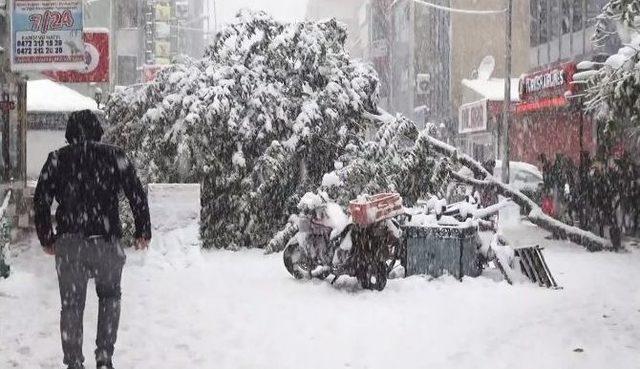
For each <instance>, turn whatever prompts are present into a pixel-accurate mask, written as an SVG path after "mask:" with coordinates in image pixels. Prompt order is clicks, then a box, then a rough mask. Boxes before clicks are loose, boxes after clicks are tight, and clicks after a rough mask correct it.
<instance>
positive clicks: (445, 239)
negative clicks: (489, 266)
mask: <svg viewBox="0 0 640 369" xmlns="http://www.w3.org/2000/svg"><path fill="white" fill-rule="evenodd" d="M403 230H404V236H405V242H406V244H405V246H406V275H407V276H410V275H416V274H425V275H430V276H433V277H440V276H441V275H443V274H444V273H445V272H446V273H448V274H450V275H453V276H455V277H456V278H458V279H462V277H463V276H465V275H466V276H470V277H477V276H479V275H480V273H481V272H482V270H481V268H480V263H479V262H478V257H479V255H478V243H479V242H480V241H479V238H478V228H477V227H476V226H473V225H471V224H466V223H463V224H460V225H456V226H405V227H403Z"/></svg>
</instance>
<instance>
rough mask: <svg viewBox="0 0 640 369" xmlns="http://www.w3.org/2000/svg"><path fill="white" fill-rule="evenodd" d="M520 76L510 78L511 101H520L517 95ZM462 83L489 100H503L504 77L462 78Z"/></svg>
mask: <svg viewBox="0 0 640 369" xmlns="http://www.w3.org/2000/svg"><path fill="white" fill-rule="evenodd" d="M519 84H520V78H511V101H514V102H516V101H520V97H519V92H518V91H519V90H518V88H519ZM462 85H463V86H465V87H467V88H469V89H471V90H473V91H475V92H476V93H478V94H480V95H482V96H483V98H484V99H487V100H489V101H503V100H504V79H502V78H489V79H487V80H482V79H463V80H462Z"/></svg>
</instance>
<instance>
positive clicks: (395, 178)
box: [266, 110, 613, 252]
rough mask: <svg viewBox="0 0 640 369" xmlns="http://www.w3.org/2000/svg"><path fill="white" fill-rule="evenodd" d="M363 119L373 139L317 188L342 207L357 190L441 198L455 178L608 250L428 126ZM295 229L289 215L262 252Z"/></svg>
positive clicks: (590, 246) (398, 119) (408, 198)
mask: <svg viewBox="0 0 640 369" xmlns="http://www.w3.org/2000/svg"><path fill="white" fill-rule="evenodd" d="M366 117H367V118H368V119H370V120H372V121H375V122H376V123H377V124H379V125H380V127H379V130H378V134H377V135H376V137H375V138H374V139H373V141H371V142H369V145H368V146H366V147H365V148H366V150H364V151H362V152H359V153H358V154H357V155H356V156H355V157H352V158H344V159H345V160H344V166H343V167H341V168H337V169H336V170H334V171H332V172H330V173H327V174H326V175H325V177H324V180H323V183H322V185H321V186H320V187H319V188H318V190H319V191H325V192H327V193H328V194H329V195H330V197H331V198H332V199H333V200H335V201H336V202H337V203H339V204H341V205H343V206H346V204H347V203H348V200H350V199H353V198H355V197H356V196H357V195H359V194H362V193H369V194H371V193H375V192H382V191H396V192H399V193H400V194H401V195H402V196H403V197H404V198H405V203H406V204H407V205H408V206H411V204H413V203H414V202H415V201H416V200H417V199H418V198H419V197H421V196H422V197H424V196H425V195H427V194H438V195H439V196H442V195H443V192H444V191H442V189H443V188H445V187H446V185H447V184H448V182H449V181H451V180H455V181H459V182H462V183H466V184H470V185H473V186H476V187H479V188H482V189H484V190H487V191H493V192H494V193H495V194H497V195H501V196H504V197H506V198H509V199H511V200H512V201H513V202H514V203H515V204H517V205H519V206H520V207H521V208H522V209H524V210H525V212H526V213H527V214H528V215H527V219H529V220H530V221H531V222H532V223H534V224H536V225H537V226H539V227H541V228H543V229H545V230H547V231H549V232H552V233H553V234H554V235H557V236H559V237H561V238H564V239H569V240H571V241H572V242H574V243H576V244H578V245H582V246H584V247H585V248H586V249H587V250H589V251H600V250H604V249H613V247H612V245H611V242H610V241H609V240H607V239H605V238H602V237H598V236H596V235H594V234H592V233H590V232H588V231H585V230H582V229H580V228H577V227H573V226H569V225H567V224H564V223H562V222H560V221H558V220H556V219H554V218H552V217H550V216H548V215H546V214H545V213H544V212H542V209H541V208H540V207H539V206H538V204H536V203H535V202H534V201H532V200H531V199H530V198H529V197H527V196H526V195H524V194H523V193H522V192H520V191H518V190H516V189H514V188H512V187H511V186H509V185H508V184H504V183H502V182H500V181H499V180H498V179H497V178H495V177H494V176H493V175H492V174H491V173H489V172H488V171H487V170H486V169H485V168H484V167H483V166H482V165H481V164H480V163H479V162H478V161H476V160H474V159H473V158H471V157H470V156H468V155H466V154H464V153H461V152H460V151H459V150H458V149H457V148H455V147H454V146H451V145H449V144H446V143H444V142H442V141H440V140H438V139H436V138H434V137H432V136H431V135H430V131H429V130H428V129H427V130H424V131H421V132H419V131H418V129H417V128H416V126H415V124H414V123H413V122H411V121H410V120H409V119H407V118H406V117H404V116H401V115H398V116H395V117H394V116H392V115H390V114H388V113H386V112H384V111H382V110H380V111H379V115H373V114H366ZM459 166H464V167H467V168H469V169H470V170H471V171H472V172H473V174H474V178H470V177H466V176H464V175H461V174H459V173H458V172H457V171H456V170H455V169H456V168H458V167H459ZM327 179H329V180H327ZM294 217H295V216H294ZM296 232H297V228H296V225H295V220H294V219H290V221H289V222H288V223H287V225H286V226H285V227H284V228H283V229H282V230H281V231H280V232H278V233H277V234H276V235H275V236H274V237H273V238H272V239H271V241H270V242H269V243H268V245H267V247H266V249H267V252H276V251H280V250H282V249H283V248H284V246H285V244H286V242H287V241H288V240H289V239H290V238H291V237H292V236H293V235H294V234H295V233H296Z"/></svg>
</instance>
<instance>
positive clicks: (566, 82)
mask: <svg viewBox="0 0 640 369" xmlns="http://www.w3.org/2000/svg"><path fill="white" fill-rule="evenodd" d="M575 72H576V63H575V62H569V63H564V64H559V65H556V66H554V67H552V68H549V69H545V70H542V71H539V72H535V73H531V74H529V75H525V76H522V77H521V78H520V91H519V92H520V100H521V101H532V100H539V99H541V98H550V97H560V96H565V94H566V93H567V92H568V93H573V92H574V91H573V89H574V87H573V85H572V84H571V82H572V81H573V75H574V74H575Z"/></svg>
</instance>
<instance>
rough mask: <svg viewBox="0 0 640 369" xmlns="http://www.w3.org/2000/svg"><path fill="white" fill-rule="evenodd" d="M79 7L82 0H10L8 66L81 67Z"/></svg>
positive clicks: (21, 67) (80, 17) (34, 67)
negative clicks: (9, 50) (9, 56)
mask: <svg viewBox="0 0 640 369" xmlns="http://www.w3.org/2000/svg"><path fill="white" fill-rule="evenodd" d="M82 10H83V9H82V0H13V1H12V2H11V69H12V70H14V71H25V70H47V69H73V68H78V67H82V66H83V65H84V60H85V55H84V54H85V53H84V44H83V41H82V27H83V18H82V17H83V12H82Z"/></svg>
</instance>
